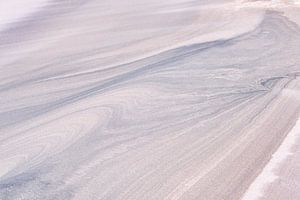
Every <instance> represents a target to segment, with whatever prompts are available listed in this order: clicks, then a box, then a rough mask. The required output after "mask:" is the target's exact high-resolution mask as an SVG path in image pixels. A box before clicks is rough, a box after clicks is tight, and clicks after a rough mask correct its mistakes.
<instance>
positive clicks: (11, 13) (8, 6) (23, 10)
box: [0, 0, 49, 31]
mask: <svg viewBox="0 0 300 200" xmlns="http://www.w3.org/2000/svg"><path fill="white" fill-rule="evenodd" d="M48 2H49V0H24V1H18V0H13V1H6V0H1V1H0V31H1V30H3V29H5V28H7V26H9V25H10V24H12V23H15V22H18V21H20V20H21V19H22V18H24V17H27V16H29V15H31V14H33V13H35V12H37V11H38V10H39V9H40V8H41V7H43V6H45V5H46V4H47V3H48Z"/></svg>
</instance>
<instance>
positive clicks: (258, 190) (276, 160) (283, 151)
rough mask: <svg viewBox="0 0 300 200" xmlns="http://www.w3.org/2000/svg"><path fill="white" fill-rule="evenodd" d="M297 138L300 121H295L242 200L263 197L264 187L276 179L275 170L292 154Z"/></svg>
mask: <svg viewBox="0 0 300 200" xmlns="http://www.w3.org/2000/svg"><path fill="white" fill-rule="evenodd" d="M299 137H300V119H299V120H298V121H297V123H296V125H295V126H294V127H293V129H292V130H291V132H290V133H289V134H288V135H287V137H286V138H285V140H284V141H283V143H282V144H281V145H280V147H279V148H278V150H277V151H276V152H275V153H274V154H273V155H272V159H271V160H270V162H269V163H268V164H267V165H266V166H265V168H264V169H263V171H262V172H261V173H260V175H259V176H258V177H257V178H256V179H255V181H254V182H253V183H252V184H251V185H250V187H249V188H248V190H247V192H246V193H245V194H244V197H243V198H242V200H256V199H259V198H260V197H262V196H263V193H264V189H265V188H266V186H267V185H268V184H270V183H272V182H273V181H275V180H276V179H278V176H277V175H276V173H275V170H276V169H277V168H278V166H279V165H280V164H282V162H284V161H285V159H286V158H287V157H288V156H289V155H291V154H292V152H291V149H292V147H293V145H294V144H295V142H296V141H297V139H298V138H299Z"/></svg>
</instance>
